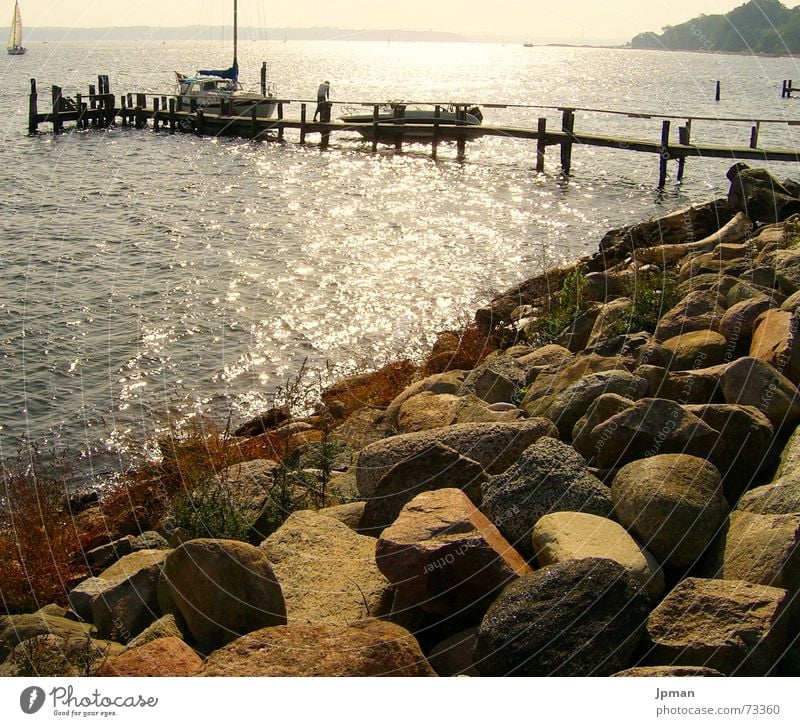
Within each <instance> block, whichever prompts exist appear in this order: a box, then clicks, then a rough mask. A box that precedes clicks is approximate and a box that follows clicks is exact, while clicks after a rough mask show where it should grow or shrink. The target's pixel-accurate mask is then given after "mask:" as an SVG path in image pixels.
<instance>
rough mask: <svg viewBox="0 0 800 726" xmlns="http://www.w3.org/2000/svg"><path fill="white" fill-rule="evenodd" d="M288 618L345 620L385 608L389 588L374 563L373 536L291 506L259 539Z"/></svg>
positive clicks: (380, 612)
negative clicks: (272, 529) (274, 528)
mask: <svg viewBox="0 0 800 726" xmlns="http://www.w3.org/2000/svg"><path fill="white" fill-rule="evenodd" d="M260 549H261V550H262V551H263V552H264V554H265V555H266V557H267V559H268V560H269V561H270V562H271V563H272V571H273V572H274V573H275V577H276V578H277V580H278V582H279V583H280V586H281V591H282V592H283V597H284V600H285V602H286V616H287V619H288V622H289V623H339V624H347V623H352V622H355V621H357V620H362V619H363V618H365V617H380V616H381V615H384V614H386V613H387V612H388V611H389V608H390V607H391V603H392V590H391V586H390V584H389V582H388V581H387V579H386V578H385V577H384V576H383V575H382V574H381V572H380V571H379V570H378V567H377V566H376V564H375V540H374V539H373V538H372V537H366V536H364V535H360V534H356V533H355V532H354V531H353V530H352V529H350V528H349V527H348V526H347V525H346V524H343V523H342V522H338V521H337V520H335V519H333V518H332V517H326V516H324V515H323V514H318V513H316V512H312V511H308V510H305V511H300V512H294V513H293V514H292V515H291V516H290V517H289V518H288V519H287V520H286V521H285V522H284V523H283V524H282V525H281V527H280V529H278V530H277V531H276V532H274V533H273V534H271V535H270V536H269V537H268V538H267V539H266V540H264V542H262V543H261V545H260Z"/></svg>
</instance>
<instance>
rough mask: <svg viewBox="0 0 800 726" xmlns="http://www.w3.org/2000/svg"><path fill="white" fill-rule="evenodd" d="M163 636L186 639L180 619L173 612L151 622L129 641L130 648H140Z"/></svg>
mask: <svg viewBox="0 0 800 726" xmlns="http://www.w3.org/2000/svg"><path fill="white" fill-rule="evenodd" d="M161 638H179V639H180V640H185V636H184V633H183V631H182V630H181V626H180V625H179V624H178V619H177V618H176V617H175V615H173V614H172V613H169V614H167V615H162V616H161V617H160V618H159V619H158V620H156V621H155V622H153V623H150V625H148V626H147V627H146V628H145V629H144V630H143V631H142V632H141V633H139V635H137V636H136V637H135V638H134V639H133V640H131V641H130V642H129V643H128V648H138V647H139V646H140V645H146V644H147V643H151V642H153V641H154V640H159V639H161Z"/></svg>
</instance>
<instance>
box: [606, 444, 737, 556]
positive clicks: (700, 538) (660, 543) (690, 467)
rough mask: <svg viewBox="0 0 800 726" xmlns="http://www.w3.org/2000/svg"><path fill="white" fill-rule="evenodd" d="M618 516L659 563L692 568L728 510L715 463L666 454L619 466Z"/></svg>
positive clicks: (615, 488) (614, 485) (615, 492)
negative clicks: (620, 467)
mask: <svg viewBox="0 0 800 726" xmlns="http://www.w3.org/2000/svg"><path fill="white" fill-rule="evenodd" d="M611 494H612V496H613V500H614V515H615V516H616V518H617V519H618V520H619V521H620V522H621V523H622V524H623V525H624V526H625V527H626V528H627V529H628V530H629V531H630V532H632V533H634V534H635V535H636V538H637V540H638V541H639V542H641V543H642V544H643V545H644V546H645V547H647V549H648V550H650V552H652V553H653V554H654V555H655V556H656V557H657V558H658V560H659V561H660V562H662V563H668V564H670V565H672V566H674V567H679V568H688V567H691V566H692V565H693V564H695V562H697V560H698V559H699V557H700V555H702V554H703V552H704V551H705V549H706V547H708V545H709V544H710V543H711V541H712V539H713V538H714V536H715V534H716V533H717V531H718V529H719V527H720V525H721V524H722V522H723V521H724V520H725V518H726V516H727V514H728V505H727V503H726V501H725V498H724V496H723V495H722V484H721V479H720V475H719V471H717V469H716V467H715V466H713V465H712V464H710V463H709V462H707V461H705V460H704V459H699V458H697V457H694V456H687V455H686V454H661V455H658V456H653V457H652V458H649V459H642V460H640V461H634V462H632V463H630V464H628V465H627V466H625V467H623V468H622V469H620V471H619V472H618V473H617V476H616V477H615V478H614V482H613V483H612V485H611Z"/></svg>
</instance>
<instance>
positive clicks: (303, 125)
mask: <svg viewBox="0 0 800 726" xmlns="http://www.w3.org/2000/svg"><path fill="white" fill-rule="evenodd" d="M307 114H308V109H307V107H306V104H304V103H301V104H300V143H301V144H305V143H306V116H307Z"/></svg>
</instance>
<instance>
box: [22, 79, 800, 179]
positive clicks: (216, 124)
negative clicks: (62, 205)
mask: <svg viewBox="0 0 800 726" xmlns="http://www.w3.org/2000/svg"><path fill="white" fill-rule="evenodd" d="M51 100H52V105H51V110H50V111H49V112H48V113H39V110H38V91H37V85H36V80H35V79H31V93H30V97H29V114H28V132H29V133H30V134H36V133H38V130H39V126H40V125H41V124H51V125H52V128H53V132H54V133H60V132H61V131H63V130H64V127H65V124H66V123H74V124H75V127H76V128H79V129H88V128H90V127H93V128H106V127H108V126H110V125H112V124H115V123H116V122H117V121H119V123H120V124H121V125H122V126H132V127H134V128H145V127H147V126H150V127H152V128H153V129H154V130H156V131H158V130H169V131H170V132H173V133H174V132H185V133H186V132H188V133H195V134H200V135H214V136H222V135H224V136H237V137H242V138H250V139H256V140H277V141H282V140H284V132H285V131H286V130H289V129H290V130H296V131H299V133H300V143H303V144H305V143H306V142H307V137H308V136H309V135H310V134H312V135H319V137H320V142H319V143H320V146H321V147H322V148H327V147H328V146H329V144H330V139H331V137H332V136H335V135H337V134H339V133H342V132H354V131H355V132H360V133H362V134H364V135H366V136H371V144H372V149H373V151H375V150H377V147H378V143H379V140H383V141H384V143H386V139H387V137H388V143H391V144H393V145H394V146H395V148H397V149H402V148H403V144H404V143H407V142H410V141H419V139H418V138H412V136H411V134H412V132H413V131H414V130H417V131H418V130H419V126H418V125H412V124H410V123H409V124H407V123H405V120H404V118H403V115H402V113H403V107H402V106H400V107H399V109H398V110H396V117H395V118H393V119H391V120H390V121H389V122H388V123H387V122H386V121H384V120H381V121H380V122H379V120H378V112H379V108H381V107H382V106H384V105H385V104H383V103H380V104H377V103H362V102H358V103H357V104H353V103H352V102H338V105H342V106H353V105H359V106H372V108H373V121H372V122H371V123H346V122H343V121H341V120H333V121H327V122H322V121H309V120H308V110H309V108H314V107H315V105H316V104H315V103H314V102H311V101H306V100H301V99H277V100H276V104H277V117H275V118H264V117H259V116H256V112H255V109H254V110H253V112H252V113H251V114H250V115H246V116H242V115H235V114H234V113H233V112H232V111H231V109H230V108H226V107H225V106H226V103H225V102H224V101H223V102H221V103H220V108H219V110H217V109H216V108H215V112H214V113H211V112H209V111H207V110H206V111H204V110H202V109H199V108H197V106H196V104H195V102H192V103H191V104H190V106H189V108H186V107H185V105H184V104H183V103H182V102H181V99H180V98H179V97H175V96H166V95H161V96H159V95H153V94H144V93H136V94H126V95H122V96H120V97H119V99H117V97H116V96H115V95H114V94H112V93H111V92H110V85H109V81H108V76H98V85H97V87H95V86H93V85H92V86H90V87H89V93H88V95H87V96H85V97H84V96H82V95H81V94H76V95H75V97H73V98H67V97H66V96H64V94H63V90H62V88H61V87H59V86H53V87H52V88H51ZM426 103H427V105H429V106H431V107H433V108H434V109H435V114H436V117H437V118H438V116H439V114H440V113H441V110H442V109H443V108H446V107H452V108H455V110H456V119H457V120H456V122H448V121H438V120H437V121H435V122H434V123H433V124H432V126H431V139H430V141H431V143H432V152H431V153H432V155H433V156H436V153H437V149H438V146H439V144H440V142H441V141H442V140H445V139H452V140H455V142H456V145H457V150H458V155H459V157H461V158H463V156H464V155H465V153H466V145H467V142H468V141H472V140H475V139H477V138H481V137H500V138H507V139H517V140H525V141H535V142H536V170H537V172H542V171H544V168H545V155H546V150H547V147H549V146H558V147H559V148H560V162H561V170H562V172H563V173H564V174H567V175H568V174H569V173H570V168H571V163H572V151H573V147H574V146H576V145H577V146H585V147H601V148H609V149H617V150H621V151H632V152H640V153H649V154H655V155H657V156H658V163H659V186H660V187H663V186H664V185H665V184H666V180H667V163H668V162H669V161H677V165H678V166H677V178H678V179H679V180H680V179H682V178H683V175H684V171H685V165H686V160H687V159H688V158H692V157H697V158H703V157H706V158H717V159H730V160H732V161H733V160H743V159H747V160H755V161H761V162H765V161H781V162H798V161H800V150H796V149H789V148H764V147H761V146H759V133H760V129H761V125H762V124H767V123H770V124H783V125H789V126H794V125H800V120H797V121H794V120H786V119H761V120H752V119H740V118H719V119H714V118H708V117H696V118H687V119H685V123H684V124H683V125H680V126H678V140H677V142H676V141H674V140H673V139H672V138H671V137H672V133H671V129H672V122H673V121H674V120H676V119H678V118H680V119H681V120H683V118H684V117H676V116H663V115H655V114H648V113H625V112H621V111H609V110H602V109H589V108H568V107H558V106H530V105H515V104H479V103H469V104H466V103H454V104H447V103H431V102H426ZM292 104H295V105H299V108H300V117H299V118H287V117H286V116H285V113H284V112H285V109H286V107H288V106H291V105H292ZM411 104H412V102H409V104H408V105H411ZM474 105H478V106H481V107H483V108H524V109H540V110H550V111H558V112H560V114H561V124H560V128H556V129H552V128H548V125H547V118H545V117H539V118H538V119H537V125H536V128H527V127H515V126H494V125H488V124H482V125H464V124H463V123H460V122H459V121H458V119H460V118H463V116H464V115H465V114H466V109H467V107H470V106H474ZM577 112H591V113H595V114H611V115H624V116H626V117H628V118H633V119H661V121H662V125H661V135H660V138H658V139H646V138H636V137H629V136H617V135H609V134H597V133H583V132H579V131H577V130H576V129H575V115H576V113H577ZM693 121H718V122H729V123H739V124H748V125H749V126H750V143H749V145H747V146H725V145H719V144H708V143H693V142H692V140H691V131H692V122H693ZM379 131H380V133H379ZM379 136H380V137H381V138H380V139H379Z"/></svg>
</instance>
